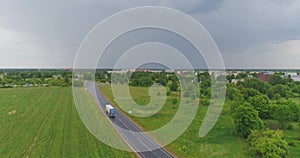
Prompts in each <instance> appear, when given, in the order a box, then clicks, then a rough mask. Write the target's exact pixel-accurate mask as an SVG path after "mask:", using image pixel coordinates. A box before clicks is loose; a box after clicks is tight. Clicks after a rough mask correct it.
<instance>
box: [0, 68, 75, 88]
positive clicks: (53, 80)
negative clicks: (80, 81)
mask: <svg viewBox="0 0 300 158" xmlns="http://www.w3.org/2000/svg"><path fill="white" fill-rule="evenodd" d="M71 79H72V71H70V70H59V69H57V70H34V69H33V70H2V71H0V87H4V88H9V87H40V86H44V87H45V86H62V87H65V86H70V85H71V84H72V82H71Z"/></svg>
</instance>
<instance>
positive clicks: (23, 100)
mask: <svg viewBox="0 0 300 158" xmlns="http://www.w3.org/2000/svg"><path fill="white" fill-rule="evenodd" d="M91 102H93V100H91ZM94 105H95V106H97V105H96V104H94ZM0 157H101V158H102V157H136V156H135V154H133V153H130V152H124V151H120V150H116V149H113V148H111V147H109V146H107V145H105V144H103V143H101V142H100V141H99V140H97V139H96V138H95V137H94V136H93V135H92V134H90V132H89V131H88V130H87V129H86V128H85V126H84V125H83V123H82V121H81V120H80V118H79V116H78V113H77V111H76V108H75V105H74V101H73V96H72V90H71V88H70V87H65V88H61V87H47V88H9V89H0Z"/></svg>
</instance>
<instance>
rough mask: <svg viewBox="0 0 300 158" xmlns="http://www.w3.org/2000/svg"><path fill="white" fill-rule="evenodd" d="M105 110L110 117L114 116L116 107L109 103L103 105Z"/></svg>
mask: <svg viewBox="0 0 300 158" xmlns="http://www.w3.org/2000/svg"><path fill="white" fill-rule="evenodd" d="M105 112H106V114H107V115H108V116H109V117H110V118H114V117H116V116H115V113H116V109H115V108H114V107H113V106H111V105H110V104H106V105H105Z"/></svg>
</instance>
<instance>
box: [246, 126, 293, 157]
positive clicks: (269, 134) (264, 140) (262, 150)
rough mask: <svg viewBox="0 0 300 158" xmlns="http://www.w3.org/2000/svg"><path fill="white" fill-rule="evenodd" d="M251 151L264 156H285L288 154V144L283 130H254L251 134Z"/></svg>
mask: <svg viewBox="0 0 300 158" xmlns="http://www.w3.org/2000/svg"><path fill="white" fill-rule="evenodd" d="M248 141H249V142H250V151H252V152H253V153H255V155H256V156H258V157H263V158H285V157H287V156H288V144H287V142H286V141H285V140H284V135H283V132H282V131H278V130H276V131H274V130H265V131H258V130H254V131H252V132H251V134H250V135H249V138H248Z"/></svg>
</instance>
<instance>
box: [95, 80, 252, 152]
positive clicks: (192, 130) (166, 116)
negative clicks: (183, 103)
mask: <svg viewBox="0 0 300 158" xmlns="http://www.w3.org/2000/svg"><path fill="white" fill-rule="evenodd" d="M100 89H101V91H102V92H103V93H104V94H105V95H106V96H107V97H108V98H109V99H110V100H111V101H112V102H113V103H114V104H116V102H114V99H113V95H112V92H111V88H110V86H108V85H107V86H101V87H100ZM130 92H131V95H132V97H133V99H134V100H135V101H136V102H137V103H147V102H149V99H150V98H149V96H148V89H147V88H142V87H130ZM176 97H177V98H178V95H176V94H172V95H171V96H169V97H168V98H167V101H166V104H165V105H164V106H163V108H162V109H161V110H160V111H159V113H157V114H155V115H153V116H151V117H145V118H142V117H133V116H130V117H131V119H132V120H134V121H135V122H136V123H137V124H138V125H140V126H141V127H142V128H143V129H144V130H146V131H150V130H153V129H157V128H159V127H162V126H163V125H165V124H166V123H167V122H168V121H170V119H171V118H172V117H173V116H174V115H175V113H176V111H177V109H178V104H179V101H180V100H179V98H178V102H177V104H172V101H171V99H172V98H176ZM229 110H230V109H229V106H228V105H225V107H224V110H223V114H222V115H221V117H220V119H219V121H218V123H217V124H216V126H215V127H214V129H213V130H212V131H211V132H210V133H209V134H208V135H207V136H205V137H204V138H199V137H198V132H199V128H200V125H201V123H202V120H203V118H204V115H205V113H206V111H207V106H201V107H199V108H198V111H197V115H196V117H195V119H194V121H193V122H192V124H191V126H190V127H189V128H188V129H187V130H186V131H185V132H184V133H183V135H181V136H180V137H179V138H178V139H176V140H175V141H174V142H173V143H171V144H169V145H168V146H167V148H168V149H169V150H170V151H171V152H173V153H174V154H175V155H177V156H179V157H190V158H194V157H247V153H246V152H247V150H246V148H245V147H246V141H245V140H243V139H239V138H237V137H235V136H233V135H232V134H231V133H232V129H233V120H232V119H231V117H230V114H229Z"/></svg>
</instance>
